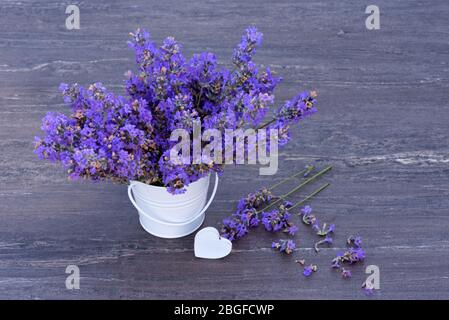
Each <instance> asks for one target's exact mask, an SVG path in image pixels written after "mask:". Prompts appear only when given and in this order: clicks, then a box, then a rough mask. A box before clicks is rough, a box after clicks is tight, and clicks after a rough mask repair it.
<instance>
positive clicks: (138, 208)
mask: <svg viewBox="0 0 449 320" xmlns="http://www.w3.org/2000/svg"><path fill="white" fill-rule="evenodd" d="M134 186H135V184H132V183H131V184H130V185H129V186H128V197H129V200H130V201H131V203H132V204H133V206H134V207H135V208H136V209H137V211H139V212H140V213H142V214H144V215H145V216H146V217H148V218H150V219H151V220H156V221H159V220H158V219H155V218H154V217H151V216H149V215H148V214H147V213H146V212H145V211H143V210H142V209H141V208H140V207H139V205H138V204H137V203H136V201H135V200H134V197H133V194H132V189H133V187H134ZM217 188H218V174H217V173H215V185H214V189H213V190H212V193H211V195H210V198H209V201H208V202H207V203H206V205H205V206H204V207H203V209H201V211H200V212H198V213H197V214H196V215H195V216H194V217H193V218H191V219H189V221H186V222H183V223H173V222H165V221H164V223H165V224H168V225H176V226H179V225H182V224H188V223H190V222H191V221H193V220H195V219H197V218H198V217H199V216H201V215H202V214H203V213H204V212H205V211H206V210H207V208H209V206H210V205H211V203H212V200H214V198H215V194H216V193H217Z"/></svg>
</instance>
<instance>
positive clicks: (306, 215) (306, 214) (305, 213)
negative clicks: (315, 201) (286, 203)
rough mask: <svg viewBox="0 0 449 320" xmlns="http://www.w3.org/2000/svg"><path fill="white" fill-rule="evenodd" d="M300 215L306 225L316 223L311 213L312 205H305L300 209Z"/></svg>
mask: <svg viewBox="0 0 449 320" xmlns="http://www.w3.org/2000/svg"><path fill="white" fill-rule="evenodd" d="M300 215H302V222H303V223H304V224H306V225H312V226H315V225H316V224H317V219H316V217H315V216H314V215H313V214H312V207H311V206H305V207H303V208H302V209H301V212H300Z"/></svg>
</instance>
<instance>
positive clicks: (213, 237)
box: [194, 227, 232, 259]
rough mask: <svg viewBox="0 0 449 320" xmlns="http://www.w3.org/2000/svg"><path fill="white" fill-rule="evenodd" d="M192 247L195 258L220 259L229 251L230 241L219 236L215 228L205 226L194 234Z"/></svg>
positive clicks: (230, 247) (230, 248)
mask: <svg viewBox="0 0 449 320" xmlns="http://www.w3.org/2000/svg"><path fill="white" fill-rule="evenodd" d="M194 249H195V257H197V258H203V259H220V258H224V257H226V256H227V255H228V254H229V253H231V250H232V242H231V241H229V240H228V239H225V238H222V237H220V233H219V232H218V230H217V229H215V228H213V227H207V228H204V229H201V230H200V231H198V232H197V234H196V235H195V243H194Z"/></svg>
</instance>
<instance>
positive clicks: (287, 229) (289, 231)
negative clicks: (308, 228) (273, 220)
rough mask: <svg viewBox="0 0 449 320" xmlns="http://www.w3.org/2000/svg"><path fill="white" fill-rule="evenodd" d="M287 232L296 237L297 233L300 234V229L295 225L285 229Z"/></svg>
mask: <svg viewBox="0 0 449 320" xmlns="http://www.w3.org/2000/svg"><path fill="white" fill-rule="evenodd" d="M285 232H287V233H288V234H289V235H291V236H294V235H295V234H296V232H298V227H297V226H295V225H291V226H289V227H287V228H286V229H285Z"/></svg>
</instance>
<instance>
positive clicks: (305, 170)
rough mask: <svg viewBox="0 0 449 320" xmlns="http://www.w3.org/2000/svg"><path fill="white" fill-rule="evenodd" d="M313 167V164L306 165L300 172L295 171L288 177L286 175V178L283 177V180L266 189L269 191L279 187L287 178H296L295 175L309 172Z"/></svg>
mask: <svg viewBox="0 0 449 320" xmlns="http://www.w3.org/2000/svg"><path fill="white" fill-rule="evenodd" d="M313 169H315V166H307V168H306V169H304V170H301V171H300V172H298V173H295V174H294V175H292V176H290V177H288V178H285V179H284V180H282V181H280V182H278V183H276V184H275V185H272V186H271V187H269V188H268V190H270V191H271V190H273V189H275V188H277V187H279V186H280V185H281V184H283V183H286V182H287V181H289V180H291V179H293V178H296V177H297V176H299V175H304V174H306V173H308V172H311V171H312V170H313Z"/></svg>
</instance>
